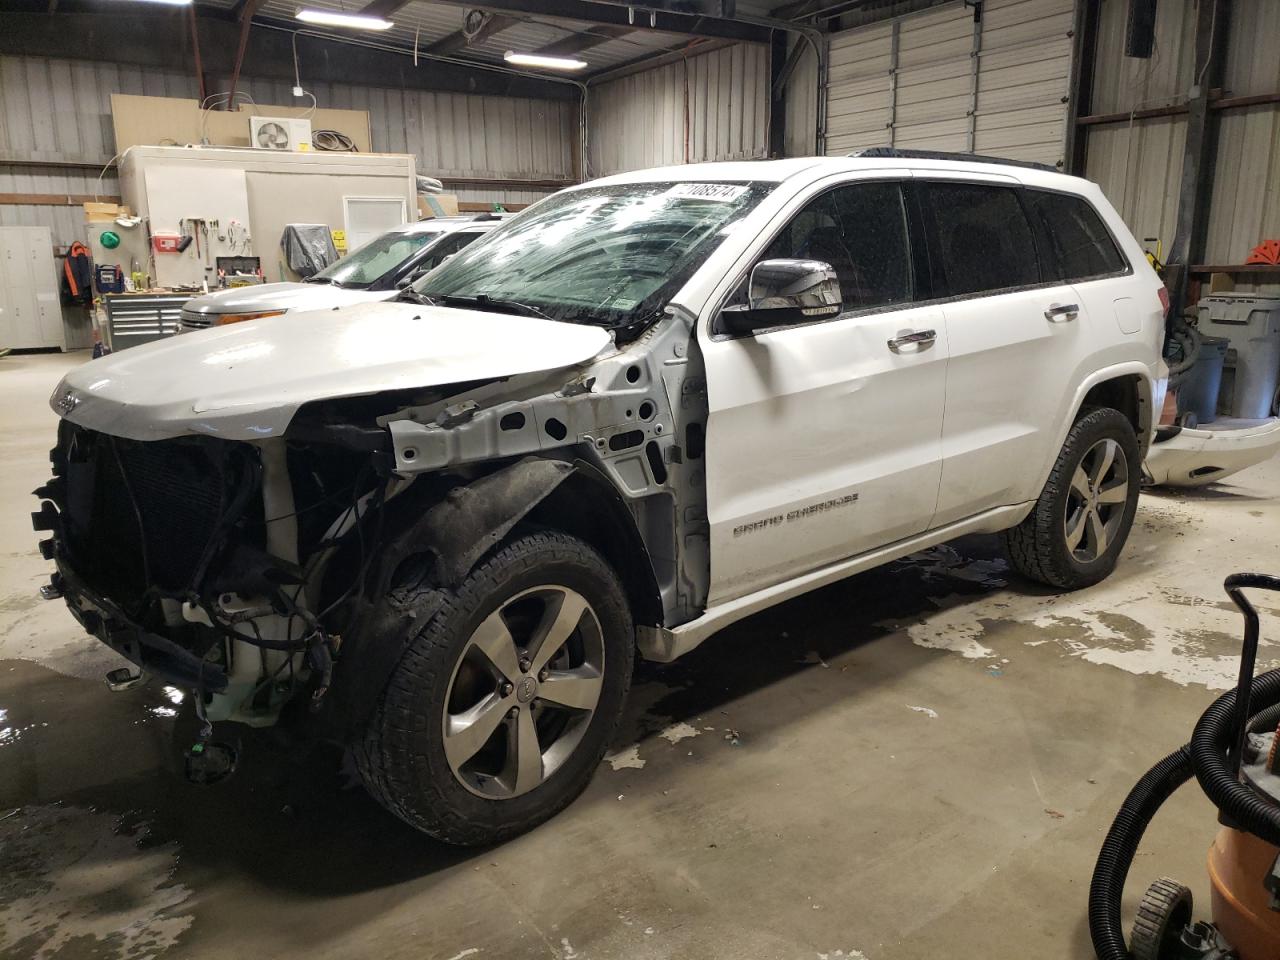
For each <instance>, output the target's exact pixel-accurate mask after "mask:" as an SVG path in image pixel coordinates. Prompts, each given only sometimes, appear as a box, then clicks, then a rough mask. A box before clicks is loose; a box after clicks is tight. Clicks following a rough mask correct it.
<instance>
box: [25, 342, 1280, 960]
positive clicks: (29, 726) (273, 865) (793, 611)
mask: <svg viewBox="0 0 1280 960" xmlns="http://www.w3.org/2000/svg"><path fill="white" fill-rule="evenodd" d="M82 360H83V356H72V357H60V356H18V357H9V358H7V359H4V360H0V462H2V463H3V471H2V472H0V505H3V509H0V531H2V533H3V544H4V551H3V556H0V955H3V956H4V957H12V958H23V960H26V958H31V957H36V958H40V960H50V958H58V960H67V958H79V957H85V958H88V957H92V958H99V960H102V958H106V960H140V958H144V957H154V958H157V960H167V958H174V957H200V958H235V960H241V958H243V957H245V956H246V955H253V956H270V957H295V956H296V957H304V956H305V957H306V958H308V960H322V958H330V957H332V958H351V957H363V956H369V957H375V956H376V957H380V958H399V957H404V958H410V957H412V958H414V960H460V958H465V957H476V958H478V960H484V958H488V957H494V958H526V957H527V958H554V960H588V958H590V960H608V958H627V960H649V958H690V957H698V958H707V960H717V958H734V960H740V958H752V960H766V958H779V960H802V958H803V960H835V958H841V960H848V958H865V960H912V958H931V960H936V958H941V957H961V956H981V957H983V958H999V957H1009V958H1019V960H1021V958H1026V957H1037V958H1041V960H1052V958H1082V957H1086V956H1091V953H1090V950H1089V947H1088V934H1087V930H1086V926H1085V899H1086V895H1087V888H1088V882H1089V875H1090V871H1091V869H1092V866H1093V861H1094V857H1095V855H1096V853H1097V849H1098V846H1099V844H1100V842H1101V839H1102V836H1103V834H1104V832H1105V831H1106V829H1107V827H1108V825H1109V824H1110V821H1111V818H1112V815H1113V814H1114V812H1115V810H1116V808H1117V807H1118V805H1119V804H1120V801H1121V799H1122V798H1123V796H1124V794H1125V793H1126V792H1127V791H1128V789H1129V787H1130V786H1131V785H1132V783H1133V781H1134V780H1135V779H1136V778H1137V777H1138V776H1139V775H1140V774H1141V773H1142V772H1143V771H1144V770H1145V769H1146V768H1147V767H1148V765H1149V764H1150V763H1151V762H1153V761H1154V760H1156V759H1158V758H1159V757H1161V756H1163V755H1164V754H1165V753H1167V752H1168V751H1169V750H1170V749H1172V748H1173V747H1175V746H1177V745H1178V744H1179V743H1181V742H1183V741H1184V740H1185V739H1186V738H1187V737H1188V736H1189V733H1190V730H1191V726H1192V724H1193V722H1194V720H1195V719H1196V717H1197V716H1198V715H1199V713H1200V712H1201V710H1202V709H1203V708H1204V707H1205V706H1206V705H1207V704H1208V702H1209V701H1210V700H1211V699H1212V697H1213V696H1214V691H1217V690H1220V689H1223V688H1224V687H1226V686H1227V685H1228V684H1229V683H1230V680H1231V677H1232V674H1233V672H1234V670H1235V668H1236V667H1235V664H1236V653H1237V649H1238V644H1239V636H1240V620H1239V617H1238V615H1237V614H1236V613H1235V611H1234V608H1233V607H1231V605H1230V604H1229V602H1228V601H1227V599H1226V597H1225V595H1224V594H1223V593H1222V590H1221V583H1222V578H1223V577H1224V576H1226V575H1227V574H1228V573H1231V572H1233V571H1236V570H1241V569H1252V568H1259V569H1261V570H1263V571H1265V572H1272V573H1274V572H1278V570H1280V559H1278V551H1277V547H1278V546H1280V510H1277V509H1276V500H1277V497H1280V461H1276V460H1273V461H1271V462H1269V463H1267V464H1263V465H1261V466H1259V467H1255V468H1252V469H1251V470H1249V471H1247V472H1245V473H1242V474H1240V475H1238V476H1237V477H1234V478H1231V479H1230V480H1229V481H1227V482H1225V483H1222V484H1220V485H1217V486H1213V487H1210V488H1208V489H1206V490H1203V491H1199V492H1192V493H1182V494H1168V493H1165V494H1146V495H1144V496H1143V497H1142V501H1141V507H1140V511H1139V515H1138V522H1137V524H1136V526H1135V528H1134V531H1133V535H1132V536H1131V538H1130V540H1129V545H1128V548H1127V550H1126V554H1125V557H1124V559H1123V560H1122V562H1121V565H1120V568H1119V570H1118V571H1117V573H1116V574H1115V575H1114V576H1113V577H1112V578H1111V579H1110V580H1108V581H1107V582H1106V583H1104V584H1102V585H1100V586H1098V587H1095V588H1092V589H1090V590H1086V591H1083V592H1080V593H1076V594H1072V595H1070V596H1054V595H1049V594H1046V593H1044V592H1042V591H1039V590H1036V589H1033V588H1030V587H1028V586H1027V585H1025V584H1022V583H1018V582H1012V583H1010V582H1007V580H1006V568H1005V565H1004V563H1003V561H1002V560H1001V559H1000V558H999V556H1000V555H999V550H998V545H997V543H996V542H995V540H994V539H993V538H985V537H984V538H971V539H967V540H964V541H960V542H957V543H955V544H952V545H949V546H946V547H943V548H940V549H937V550H933V551H929V552H928V553H926V554H923V555H920V556H916V557H913V558H911V559H909V560H906V561H903V562H901V563H898V564H894V565H893V566H892V567H890V568H886V569H883V570H879V571H875V572H872V573H868V574H865V575H863V576H859V577H856V578H854V579H852V580H850V581H848V582H846V583H843V584H840V585H837V586H834V587H831V588H828V589H825V590H822V591H820V592H818V593H814V594H811V595H809V596H807V597H804V598H801V599H798V600H796V601H793V602H791V603H788V604H786V605H784V606H782V607H779V608H776V609H774V610H772V611H769V612H767V613H765V614H763V615H761V616H757V617H755V618H753V619H751V620H750V621H748V622H745V623H741V624H739V625H737V626H735V627H733V628H731V629H729V630H726V631H725V632H724V633H723V634H721V635H719V636H718V637H716V638H715V639H714V640H712V641H710V642H709V643H707V644H705V645H704V646H703V647H702V648H700V649H699V650H697V651H695V652H694V653H693V654H692V655H691V656H689V657H688V658H686V659H685V660H683V661H681V662H679V663H676V664H674V665H671V666H668V667H666V668H659V667H656V666H653V665H643V666H642V667H641V668H640V672H639V675H638V677H637V681H636V685H635V688H634V692H633V696H632V699H631V704H630V708H629V712H628V718H627V723H626V726H625V730H624V733H623V734H622V735H621V736H620V737H619V738H618V741H617V743H616V745H615V752H614V753H613V754H612V755H611V757H610V758H609V759H608V760H606V762H605V763H604V764H602V766H601V769H600V770H599V772H598V774H597V776H596V778H595V780H594V782H593V783H592V785H591V787H590V788H589V789H588V791H587V793H586V794H585V795H584V796H583V797H582V798H581V799H580V800H579V801H578V802H577V803H576V804H574V805H573V806H572V807H571V808H570V809H569V810H568V811H567V812H566V813H564V814H562V815H561V816H560V817H558V818H557V819H555V820H554V821H552V822H551V823H549V824H547V825H546V826H544V827H542V828H541V829H539V830H537V831H535V832H534V833H532V834H530V835H527V836H525V837H523V838H520V839H517V840H515V841H513V842H511V843H508V844H506V845H504V846H501V847H498V848H494V849H488V850H482V851H459V850H454V849H450V848H446V847H443V846H440V845H438V844H435V843H433V842H432V841H430V840H428V839H426V838H425V837H422V836H420V835H418V834H415V833H413V832H412V831H410V830H409V829H408V828H407V827H405V826H403V825H402V824H400V822H399V821H397V820H395V819H394V818H392V817H391V816H390V815H388V814H385V813H383V812H382V811H381V809H380V808H378V807H376V806H375V805H374V804H373V802H372V801H370V800H369V799H368V798H367V797H366V796H365V795H364V793H363V792H362V791H361V790H360V788H359V787H358V786H356V785H355V784H354V782H353V781H352V779H351V777H350V775H349V772H348V771H346V770H344V767H343V763H342V758H341V756H340V755H338V754H337V752H336V751H330V750H327V749H317V750H313V751H311V752H310V753H308V754H306V755H303V756H298V755H294V754H291V753H287V752H286V751H285V748H284V747H283V745H281V744H279V743H278V742H277V741H276V739H275V738H274V737H273V736H272V735H271V734H270V733H262V734H255V735H251V736H247V737H246V743H245V745H246V750H245V755H244V760H243V765H242V770H241V772H240V773H239V774H237V776H236V777H234V778H233V779H232V780H230V781H228V782H227V783H225V784H222V785H220V786H218V787H216V788H210V789H201V788H197V787H192V786H189V785H187V784H186V783H185V782H183V781H182V780H181V779H179V778H178V777H176V776H174V775H173V771H172V768H173V767H174V763H173V760H172V757H174V756H175V755H177V753H178V751H179V750H180V749H181V748H182V747H184V746H185V745H186V744H188V743H189V742H190V740H189V737H190V735H191V724H190V721H189V719H188V718H187V717H186V716H185V715H184V713H183V712H182V710H181V709H180V708H177V707H175V706H174V705H173V704H171V703H170V702H169V700H168V698H167V697H166V695H165V693H164V691H162V690H160V689H158V688H154V687H144V688H139V689H135V690H132V691H129V692H126V693H121V694H112V693H110V692H108V690H107V688H106V686H105V685H104V684H103V683H102V681H101V676H102V673H103V671H104V670H105V669H108V668H109V667H110V666H112V665H113V662H112V660H113V658H112V656H111V655H110V654H108V653H106V652H105V650H104V649H103V648H101V647H100V646H99V645H97V644H96V642H95V641H91V640H89V639H88V638H86V637H84V636H82V635H81V634H80V633H79V632H78V628H77V627H76V626H75V624H74V623H73V621H72V620H71V618H70V616H69V615H68V614H67V613H66V611H65V610H64V609H63V608H62V605H61V604H60V603H49V604H44V603H41V602H40V601H39V600H37V599H36V588H37V587H38V585H39V584H40V583H41V582H43V581H44V580H45V578H46V576H47V570H46V566H47V565H46V564H45V563H44V562H43V561H41V559H40V558H39V556H38V555H37V553H36V551H35V540H36V537H35V535H34V534H33V533H32V531H31V530H30V527H29V523H28V520H27V513H28V511H29V510H30V509H32V508H33V507H34V506H35V503H34V501H33V500H32V499H31V498H30V497H29V492H30V491H31V490H32V489H33V488H34V487H35V486H37V485H38V484H39V483H40V482H42V480H43V479H44V478H45V476H46V475H47V469H48V465H47V461H46V451H47V449H48V447H49V446H50V445H51V442H52V437H53V430H54V423H55V420H54V417H53V415H52V414H51V413H50V412H49V410H48V407H47V406H46V398H47V397H48V395H49V393H50V392H51V390H52V388H53V386H54V384H55V383H56V381H57V379H58V377H59V376H60V375H61V373H62V372H63V371H65V370H66V369H68V368H69V367H70V366H71V365H72V364H75V363H79V362H81V361H82ZM1263 608H1264V609H1265V610H1266V611H1267V617H1266V619H1265V620H1264V635H1265V638H1267V641H1268V642H1267V643H1266V645H1265V646H1264V648H1263V657H1264V659H1266V660H1267V661H1268V663H1270V662H1271V661H1272V660H1273V659H1274V658H1275V657H1277V656H1280V647H1277V645H1276V644H1277V642H1278V639H1280V622H1277V621H1276V620H1275V619H1272V617H1273V616H1275V615H1280V604H1277V603H1276V602H1275V601H1274V600H1270V601H1266V602H1264V604H1263ZM175 714H176V715H175ZM1214 829H1215V822H1214V818H1213V816H1212V813H1211V809H1210V807H1209V805H1208V803H1207V802H1206V801H1205V800H1203V798H1201V797H1200V795H1199V794H1198V793H1197V792H1196V791H1195V789H1194V788H1193V787H1188V788H1185V789H1184V790H1183V791H1182V792H1181V793H1180V794H1179V795H1178V796H1176V797H1175V798H1174V801H1173V802H1171V803H1170V804H1169V805H1168V806H1167V807H1166V809H1165V811H1164V812H1163V813H1162V815H1161V817H1160V818H1159V819H1158V820H1157V822H1156V824H1155V825H1154V827H1153V829H1152V831H1151V833H1150V834H1149V836H1148V841H1147V842H1146V844H1145V845H1144V847H1143V848H1142V850H1141V851H1140V854H1139V857H1138V860H1137V863H1136V865H1135V868H1134V872H1133V882H1132V883H1131V884H1130V887H1131V896H1134V897H1136V895H1137V894H1138V893H1140V892H1141V890H1142V889H1143V888H1145V886H1146V884H1147V882H1148V881H1149V880H1151V879H1154V878H1155V877H1156V876H1158V875H1160V874H1169V875H1172V876H1175V877H1178V878H1180V879H1183V880H1184V881H1186V882H1189V883H1190V884H1191V885H1192V886H1193V888H1195V889H1196V890H1197V892H1198V894H1200V895H1201V896H1200V900H1201V902H1202V903H1203V904H1204V905H1205V906H1206V907H1207V897H1204V896H1203V893H1204V886H1205V885H1204V880H1203V874H1204V871H1203V853H1204V851H1205V849H1206V847H1207V845H1208V843H1209V841H1210V838H1211V837H1212V834H1213V831H1214ZM1200 912H1201V914H1202V915H1203V910H1202V911H1200Z"/></svg>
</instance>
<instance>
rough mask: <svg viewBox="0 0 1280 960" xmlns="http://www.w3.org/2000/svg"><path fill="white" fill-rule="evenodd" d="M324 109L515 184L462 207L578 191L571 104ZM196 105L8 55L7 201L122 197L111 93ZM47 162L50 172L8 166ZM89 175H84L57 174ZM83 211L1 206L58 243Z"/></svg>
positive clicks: (102, 66) (446, 163) (181, 84)
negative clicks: (552, 186)
mask: <svg viewBox="0 0 1280 960" xmlns="http://www.w3.org/2000/svg"><path fill="white" fill-rule="evenodd" d="M290 86H291V85H290V84H288V83H287V82H278V81H271V80H259V79H252V78H250V79H246V80H244V81H242V83H241V89H244V90H247V91H248V92H249V93H250V94H251V95H252V96H253V97H254V99H256V100H257V101H259V102H261V103H284V104H287V103H292V102H293V97H292V95H291V93H290V89H289V88H290ZM312 92H313V93H315V95H316V98H317V100H318V101H319V103H320V105H321V106H325V107H340V108H351V109H362V110H368V111H369V115H370V116H369V119H370V125H371V127H372V134H373V145H374V148H375V149H376V150H381V151H386V152H392V153H413V154H415V155H416V156H417V157H418V170H419V172H420V173H427V174H437V175H442V176H464V177H481V178H489V179H500V180H509V181H513V182H514V184H515V185H513V187H512V188H510V189H506V188H502V189H499V188H490V187H488V186H485V187H483V188H461V189H458V190H457V191H456V192H457V193H458V195H459V198H460V199H463V200H480V201H505V202H507V203H532V202H534V201H535V200H538V199H541V198H542V197H543V196H545V195H546V194H547V193H548V192H549V188H546V187H543V188H533V187H520V186H518V182H519V181H522V180H569V179H571V177H572V175H573V152H574V150H575V149H576V147H577V128H578V107H577V104H576V103H574V102H572V101H551V100H531V99H516V98H506V97H484V96H472V95H467V94H451V93H434V92H431V91H424V90H396V89H387V88H380V87H359V86H340V85H336V84H334V85H331V84H318V85H316V87H315V88H314V89H313V91H312ZM113 93H129V94H143V95H147V96H162V97H186V98H190V99H194V98H195V97H196V96H197V95H198V94H197V92H196V85H195V80H194V77H192V76H189V75H187V74H181V73H175V72H172V71H166V70H161V69H155V68H149V67H148V68H145V69H143V68H140V67H134V66H129V65H124V64H111V63H95V62H91V61H74V60H60V59H52V58H45V57H15V56H0V193H51V194H73V195H79V194H93V193H95V192H101V193H102V194H105V195H116V194H118V193H119V189H118V185H117V183H116V181H115V174H114V171H108V172H107V174H106V175H105V176H104V177H103V179H102V186H101V189H100V191H99V190H98V189H96V187H95V182H96V178H97V174H98V169H100V168H93V167H92V166H85V165H98V164H106V163H107V162H108V161H109V160H110V159H111V157H112V154H114V153H115V144H114V135H113V132H112V126H111V94H113ZM14 160H41V161H47V162H48V163H49V166H30V165H26V164H22V165H19V164H15V163H12V162H10V163H6V162H5V161H14ZM58 163H62V164H81V165H82V166H80V167H74V166H57V164H58ZM82 221H83V214H82V212H81V210H80V208H79V207H78V206H55V205H48V204H45V205H39V206H30V205H28V206H16V205H9V204H0V225H15V226H17V225H26V226H38V225H44V226H48V227H50V228H51V229H52V230H53V235H54V242H55V243H57V244H67V243H70V242H71V241H72V240H74V239H76V238H77V237H79V236H81V234H82V233H83V231H82V229H81V223H82Z"/></svg>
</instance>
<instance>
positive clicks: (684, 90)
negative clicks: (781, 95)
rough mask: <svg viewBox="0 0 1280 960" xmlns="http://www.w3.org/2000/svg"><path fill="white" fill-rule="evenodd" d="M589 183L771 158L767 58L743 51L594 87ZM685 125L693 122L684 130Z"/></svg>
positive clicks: (764, 51) (757, 50)
mask: <svg viewBox="0 0 1280 960" xmlns="http://www.w3.org/2000/svg"><path fill="white" fill-rule="evenodd" d="M588 91H589V93H588V97H587V175H588V176H589V177H600V176H605V175H607V174H611V173H621V172H623V171H625V170H640V169H644V168H645V167H656V166H662V165H665V164H672V163H685V162H689V163H696V162H700V161H703V160H744V159H755V158H759V157H764V156H767V155H768V151H769V50H768V48H767V47H766V46H764V45H763V44H755V43H738V44H733V45H731V46H726V47H720V48H718V49H715V50H712V51H709V52H707V53H697V52H696V51H690V53H689V55H688V56H687V57H685V58H684V59H682V60H680V61H677V62H675V63H668V64H664V65H663V66H660V67H655V68H653V69H650V70H644V71H641V72H638V73H632V74H629V75H628V76H623V77H619V78H617V79H615V80H604V81H602V82H600V83H593V84H591V85H590V86H589V87H588ZM686 120H687V122H686Z"/></svg>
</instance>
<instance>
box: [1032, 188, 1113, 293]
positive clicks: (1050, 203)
mask: <svg viewBox="0 0 1280 960" xmlns="http://www.w3.org/2000/svg"><path fill="white" fill-rule="evenodd" d="M1026 198H1027V205H1028V207H1029V208H1030V210H1031V216H1032V217H1033V218H1034V219H1035V220H1037V221H1038V222H1039V225H1040V226H1041V228H1042V234H1041V235H1042V236H1044V237H1045V238H1047V239H1048V241H1049V250H1048V251H1047V253H1046V256H1045V272H1046V273H1047V274H1049V275H1051V276H1053V277H1054V278H1056V279H1058V280H1067V281H1071V280H1085V279H1088V278H1089V277H1099V276H1104V275H1106V274H1109V273H1120V272H1121V271H1123V270H1125V269H1126V268H1127V266H1128V264H1127V263H1126V262H1125V259H1124V257H1123V255H1121V253H1120V251H1119V250H1118V249H1117V248H1116V243H1115V241H1114V240H1113V239H1112V238H1111V234H1110V233H1108V232H1107V228H1106V226H1105V225H1104V224H1103V222H1102V218H1101V217H1099V216H1098V212H1097V211H1096V210H1094V209H1093V207H1091V206H1090V205H1089V203H1088V201H1086V200H1082V199H1081V198H1080V197H1073V196H1070V195H1068V194H1065V193H1048V192H1046V191H1042V190H1028V191H1027V192H1026Z"/></svg>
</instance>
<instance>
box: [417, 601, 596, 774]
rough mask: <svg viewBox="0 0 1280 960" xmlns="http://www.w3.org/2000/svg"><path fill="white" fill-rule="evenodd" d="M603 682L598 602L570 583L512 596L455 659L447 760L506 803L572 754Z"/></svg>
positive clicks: (444, 729)
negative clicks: (594, 606)
mask: <svg viewBox="0 0 1280 960" xmlns="http://www.w3.org/2000/svg"><path fill="white" fill-rule="evenodd" d="M603 681H604V636H603V633H602V631H601V628H600V621H599V619H598V618H597V617H596V614H595V611H594V610H592V609H591V605H590V604H589V603H588V602H587V600H586V598H584V597H583V596H582V595H581V594H579V593H578V592H577V591H575V590H572V589H570V588H568V587H564V586H552V585H548V586H541V587H534V588H532V589H529V590H525V591H522V592H521V593H519V594H517V595H516V596H514V597H512V598H510V599H509V600H507V601H505V602H504V603H503V604H502V605H501V606H499V607H498V609H497V610H495V611H494V612H493V613H491V614H490V615H489V616H488V617H486V618H485V620H484V621H483V622H482V623H481V624H480V625H479V626H478V627H477V628H476V630H475V632H474V633H473V634H472V635H471V637H470V638H469V639H468V641H467V643H466V646H465V647H464V648H463V650H462V654H461V656H459V658H458V662H457V663H456V664H455V665H454V670H453V676H452V678H451V679H450V681H449V690H448V693H447V695H446V697H445V707H444V715H443V717H442V718H441V735H442V738H443V743H444V752H445V757H446V759H447V760H448V762H449V767H450V769H451V770H452V771H453V774H454V776H455V777H456V778H457V780H458V782H459V783H461V784H462V785H463V786H464V787H466V789H468V790H470V791H471V792H472V793H474V794H477V795H479V796H482V797H486V798H488V799H494V800H506V799H510V798H512V797H517V796H520V795H521V794H524V793H528V792H529V791H530V790H533V789H534V788H535V787H537V786H538V785H539V784H541V783H542V782H543V781H545V780H546V779H547V778H548V777H550V776H551V775H552V774H554V773H555V772H556V770H557V769H559V768H560V767H561V766H562V765H563V764H564V763H565V761H566V760H568V759H569V757H570V756H572V754H573V751H574V749H575V748H576V747H577V745H578V743H579V742H580V741H581V739H582V736H583V734H584V733H585V732H586V730H587V727H588V726H590V723H591V718H592V716H593V715H594V714H595V710H596V706H597V705H598V704H599V702H600V695H601V692H602V687H603Z"/></svg>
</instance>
